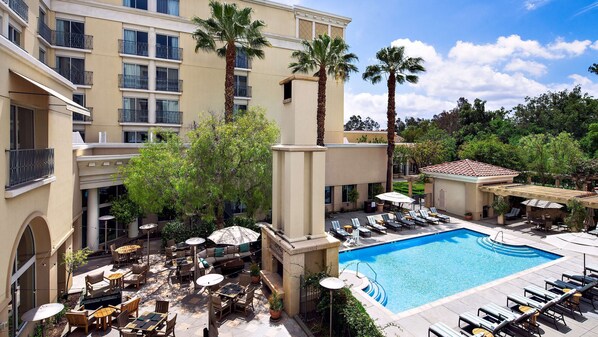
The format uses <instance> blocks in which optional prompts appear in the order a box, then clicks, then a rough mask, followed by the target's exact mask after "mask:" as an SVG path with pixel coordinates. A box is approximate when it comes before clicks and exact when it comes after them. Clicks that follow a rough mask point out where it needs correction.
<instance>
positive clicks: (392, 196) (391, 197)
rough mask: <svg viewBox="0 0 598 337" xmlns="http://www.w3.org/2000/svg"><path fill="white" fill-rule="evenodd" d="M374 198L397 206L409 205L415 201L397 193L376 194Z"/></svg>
mask: <svg viewBox="0 0 598 337" xmlns="http://www.w3.org/2000/svg"><path fill="white" fill-rule="evenodd" d="M376 198H378V199H380V200H384V201H390V202H393V203H398V204H402V203H409V204H410V203H412V202H414V201H415V200H413V199H411V198H409V197H408V196H406V195H404V194H401V193H398V192H387V193H382V194H378V195H377V196H376Z"/></svg>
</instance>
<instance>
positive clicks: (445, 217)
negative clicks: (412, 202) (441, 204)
mask: <svg viewBox="0 0 598 337" xmlns="http://www.w3.org/2000/svg"><path fill="white" fill-rule="evenodd" d="M430 212H432V213H434V214H435V215H434V216H435V217H437V218H438V219H439V220H440V221H442V222H451V217H450V216H448V215H444V214H440V213H439V212H438V211H437V210H436V207H430Z"/></svg>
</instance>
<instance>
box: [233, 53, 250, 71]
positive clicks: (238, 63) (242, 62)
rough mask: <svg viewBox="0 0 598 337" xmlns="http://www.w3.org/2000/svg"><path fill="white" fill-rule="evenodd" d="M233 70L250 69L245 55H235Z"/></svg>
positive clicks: (248, 60)
mask: <svg viewBox="0 0 598 337" xmlns="http://www.w3.org/2000/svg"><path fill="white" fill-rule="evenodd" d="M235 68H241V69H251V60H250V59H248V58H247V56H245V55H239V54H237V58H236V59H235Z"/></svg>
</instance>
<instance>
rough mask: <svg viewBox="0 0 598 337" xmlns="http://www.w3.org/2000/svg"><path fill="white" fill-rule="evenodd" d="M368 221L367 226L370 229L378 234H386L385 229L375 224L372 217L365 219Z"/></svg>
mask: <svg viewBox="0 0 598 337" xmlns="http://www.w3.org/2000/svg"><path fill="white" fill-rule="evenodd" d="M367 219H368V226H370V228H371V229H372V230H374V231H376V232H378V233H380V234H387V232H386V227H384V226H382V225H379V224H377V223H376V219H375V218H374V216H373V215H369V216H368V217H367Z"/></svg>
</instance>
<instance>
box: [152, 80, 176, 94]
mask: <svg viewBox="0 0 598 337" xmlns="http://www.w3.org/2000/svg"><path fill="white" fill-rule="evenodd" d="M156 90H158V91H172V92H182V91H183V80H169V79H166V80H162V79H157V80H156Z"/></svg>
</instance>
